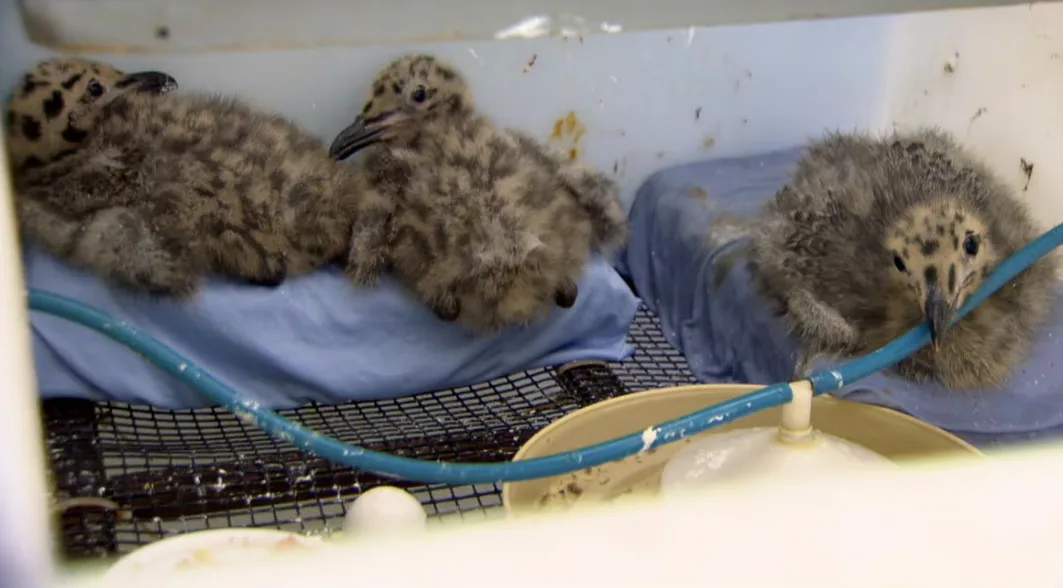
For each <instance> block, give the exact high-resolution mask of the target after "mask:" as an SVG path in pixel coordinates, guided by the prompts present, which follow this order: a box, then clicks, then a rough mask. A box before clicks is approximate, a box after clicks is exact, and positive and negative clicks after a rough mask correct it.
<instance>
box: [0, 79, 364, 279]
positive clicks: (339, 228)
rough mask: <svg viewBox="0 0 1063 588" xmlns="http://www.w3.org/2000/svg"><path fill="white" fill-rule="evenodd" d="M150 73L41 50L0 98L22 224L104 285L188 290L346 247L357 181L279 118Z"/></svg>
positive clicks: (284, 269) (303, 262)
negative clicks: (210, 279)
mask: <svg viewBox="0 0 1063 588" xmlns="http://www.w3.org/2000/svg"><path fill="white" fill-rule="evenodd" d="M175 85H176V84H175V82H174V81H173V79H172V78H170V77H169V76H166V75H165V74H161V73H158V72H146V73H140V74H125V73H123V72H121V71H118V70H116V69H114V68H112V67H110V66H107V65H105V64H101V63H95V62H89V61H83V60H76V59H52V60H48V61H45V62H42V63H40V64H38V65H37V66H36V67H35V68H34V69H33V70H32V71H30V72H29V73H28V74H27V75H26V77H25V79H24V80H23V82H22V84H21V85H20V87H18V88H16V89H15V91H14V93H13V96H12V98H11V101H10V103H9V109H8V119H9V121H14V124H12V125H10V126H9V127H8V137H7V141H8V146H9V150H10V155H11V159H12V163H13V165H14V166H15V169H16V173H15V178H16V180H15V183H16V192H17V201H18V216H19V221H20V227H21V230H22V232H23V234H24V236H26V237H29V238H31V239H33V240H34V241H36V242H37V243H38V244H40V245H41V246H42V247H44V248H45V249H46V250H48V251H50V252H52V253H53V254H55V255H58V256H59V257H61V258H63V259H66V260H68V261H69V262H71V263H72V264H74V265H78V266H80V267H83V268H86V269H89V270H90V271H93V272H95V273H97V274H98V275H100V276H102V277H104V278H105V279H108V280H111V281H113V282H115V283H117V284H120V285H122V286H125V287H127V288H130V289H132V290H136V291H142V292H147V293H151V294H156V295H165V296H174V297H187V296H189V295H191V294H193V293H194V292H195V291H196V290H197V288H198V286H199V284H200V283H201V281H202V279H203V278H204V277H205V276H206V275H209V274H220V275H226V276H230V277H233V278H237V279H243V280H245V281H249V282H251V283H256V284H261V285H264V286H275V285H277V284H279V283H281V282H282V281H283V280H284V279H285V278H286V277H289V276H295V275H299V274H304V273H307V272H310V271H312V270H314V269H315V268H318V267H320V266H322V265H325V264H327V263H328V262H329V261H330V260H332V259H334V258H336V257H337V256H341V254H342V255H343V256H345V254H346V251H347V248H348V243H349V241H350V230H351V223H352V222H353V217H354V214H355V212H356V210H357V204H358V200H359V198H360V197H361V195H362V192H363V191H364V189H365V182H364V180H363V179H362V178H361V177H360V176H359V175H358V174H357V172H355V171H354V170H353V169H352V168H351V167H350V166H347V165H343V164H341V163H339V162H336V161H334V160H332V159H331V158H330V157H329V156H328V151H327V149H326V148H325V145H324V144H323V143H322V142H321V141H320V140H318V139H316V138H315V137H313V136H311V135H309V134H308V133H306V132H303V131H302V130H300V129H299V128H298V127H297V126H296V125H295V124H293V123H291V122H289V121H288V120H286V119H284V118H282V117H280V116H277V115H273V114H269V113H265V112H261V111H258V110H256V109H254V108H252V107H251V106H250V105H248V104H246V103H244V102H242V101H240V100H237V99H234V98H228V97H222V96H208V95H197V94H186V93H173V92H166V93H160V92H159V90H160V89H165V88H168V87H173V86H175Z"/></svg>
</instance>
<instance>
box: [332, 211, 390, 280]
mask: <svg viewBox="0 0 1063 588" xmlns="http://www.w3.org/2000/svg"><path fill="white" fill-rule="evenodd" d="M394 209H395V206H394V203H393V202H392V200H391V199H389V198H387V197H386V196H384V195H383V194H381V193H379V192H377V191H376V190H368V191H367V192H366V194H365V198H364V199H363V201H362V204H361V206H359V210H358V213H357V215H356V217H355V219H354V223H353V225H352V227H351V239H350V250H349V251H348V254H347V259H346V263H345V264H344V268H343V269H344V273H346V274H347V277H349V278H350V279H351V281H353V282H354V283H355V284H359V285H362V286H375V285H376V283H377V282H378V281H379V280H380V275H381V274H383V273H384V272H385V271H387V269H388V267H389V266H390V265H391V239H390V233H391V223H392V215H393V213H394Z"/></svg>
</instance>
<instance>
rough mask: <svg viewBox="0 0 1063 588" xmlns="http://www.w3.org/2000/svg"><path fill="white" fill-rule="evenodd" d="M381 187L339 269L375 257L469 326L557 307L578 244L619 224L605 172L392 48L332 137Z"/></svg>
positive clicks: (513, 320)
mask: <svg viewBox="0 0 1063 588" xmlns="http://www.w3.org/2000/svg"><path fill="white" fill-rule="evenodd" d="M369 145H374V147H373V148H372V149H369V150H367V152H366V153H364V157H360V158H359V159H358V160H357V161H356V163H355V165H356V166H361V167H362V168H363V169H365V170H367V173H368V175H369V176H370V177H371V178H372V182H373V185H374V187H375V188H377V189H378V190H379V191H380V195H381V198H380V199H379V200H378V201H376V202H375V203H374V204H375V206H374V207H372V212H368V211H367V212H366V213H365V214H364V215H363V216H362V217H361V219H360V221H359V223H360V224H359V225H358V226H356V228H355V234H356V241H355V242H354V243H353V244H352V249H351V255H350V259H349V271H350V273H351V275H352V276H354V278H355V280H356V281H361V282H365V283H372V282H373V281H374V280H375V279H376V278H377V276H378V275H379V274H380V273H381V272H383V271H384V270H385V269H391V270H393V271H394V273H395V274H396V276H397V277H398V278H399V279H400V280H401V281H402V282H403V283H405V284H406V285H407V286H408V287H409V288H410V289H412V290H413V291H414V292H415V293H416V294H417V295H418V296H419V297H420V298H421V299H422V300H424V301H425V302H426V303H427V304H428V305H429V306H430V307H431V308H432V310H433V311H434V312H435V313H436V315H437V316H438V317H439V318H441V319H442V320H445V321H454V320H457V321H459V323H460V324H463V325H464V326H466V327H467V328H469V329H471V330H473V331H478V332H495V331H498V330H501V329H505V328H508V327H512V326H519V325H524V324H528V323H531V322H533V321H534V320H536V319H537V318H539V317H541V316H543V315H545V314H546V313H548V312H549V311H550V309H551V308H553V307H554V306H558V307H562V308H569V307H571V306H572V305H573V304H575V301H576V299H577V296H578V294H579V292H578V286H577V282H578V280H579V278H580V276H581V274H582V272H583V270H584V267H585V265H586V263H587V259H588V256H589V255H590V252H591V251H599V252H606V253H608V252H611V251H613V250H615V249H616V248H618V247H619V246H621V245H622V244H623V243H624V242H625V241H626V237H627V217H626V214H625V213H624V210H623V208H622V207H621V205H620V202H619V197H618V188H617V185H616V184H615V182H613V181H612V180H611V179H609V178H608V177H607V176H605V175H604V174H602V173H600V172H598V171H596V170H594V169H592V168H590V167H587V166H585V165H582V164H579V163H576V162H573V161H570V160H569V159H568V157H567V156H566V155H564V154H561V153H560V152H558V151H554V150H551V149H549V148H547V147H546V146H545V145H543V144H541V143H539V142H538V141H536V140H534V139H533V138H531V137H530V136H528V135H527V134H525V133H522V132H520V131H515V130H512V129H503V128H499V127H498V126H496V125H495V124H494V123H493V122H492V121H491V120H490V119H489V118H488V117H486V116H484V115H482V114H479V113H478V112H477V111H476V110H475V108H474V104H473V100H472V97H471V94H470V92H469V88H468V86H467V84H466V82H465V80H464V79H463V77H462V76H461V74H460V73H459V72H458V71H457V70H456V69H454V68H453V67H452V66H450V65H448V64H446V63H444V62H442V61H439V60H437V59H436V58H434V57H432V56H429V55H408V56H404V57H401V58H399V59H397V60H395V61H393V62H392V63H390V64H389V65H388V66H387V67H385V68H384V69H383V70H381V71H380V72H379V73H378V74H377V75H376V77H375V79H374V81H373V85H372V89H371V92H370V96H369V98H368V99H367V101H366V102H365V104H364V105H363V107H362V109H361V114H360V115H359V116H358V117H357V119H356V120H355V121H354V123H353V124H352V125H350V126H349V127H348V128H346V129H344V130H343V131H342V132H341V133H340V134H339V135H338V136H337V137H336V139H335V141H334V142H333V144H332V147H331V153H332V154H333V156H334V157H336V158H337V159H344V158H346V157H349V156H350V155H352V154H353V153H354V152H356V151H358V150H360V149H362V148H365V147H367V146H369Z"/></svg>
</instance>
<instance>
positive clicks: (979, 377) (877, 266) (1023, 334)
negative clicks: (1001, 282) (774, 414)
mask: <svg viewBox="0 0 1063 588" xmlns="http://www.w3.org/2000/svg"><path fill="white" fill-rule="evenodd" d="M754 231H755V232H754V238H753V240H752V244H753V247H752V260H753V264H754V268H755V271H754V275H755V276H756V279H757V281H758V285H759V287H760V290H761V291H762V292H763V293H764V294H765V296H766V298H767V299H768V300H769V301H772V302H774V303H775V305H776V309H777V311H778V312H779V313H780V314H782V315H783V316H785V317H786V319H787V320H788V322H789V325H790V326H791V328H792V329H793V331H794V332H795V333H796V334H797V336H798V337H799V339H800V341H801V343H802V344H803V346H804V351H805V354H806V357H805V359H806V360H811V359H813V358H814V357H815V356H817V355H821V354H838V355H859V354H864V353H868V352H870V351H872V350H874V349H877V348H878V347H880V346H882V345H884V344H886V343H888V342H889V341H891V340H893V339H894V338H896V337H898V336H900V335H901V334H903V333H905V332H906V331H908V330H909V329H911V328H913V327H915V326H916V325H918V324H919V323H920V322H923V321H926V320H928V318H930V317H928V316H926V314H925V309H926V308H930V306H933V305H932V304H930V305H928V299H929V298H933V296H932V295H931V294H930V292H932V291H936V292H943V293H944V294H942V297H943V299H946V300H947V302H948V303H949V307H950V308H956V307H958V306H960V305H962V303H963V302H964V301H965V300H966V298H967V297H968V296H969V295H970V294H971V293H972V292H973V291H974V290H975V289H976V288H977V286H978V285H979V284H980V283H981V281H982V280H983V279H984V278H985V276H986V275H988V274H989V272H990V271H992V269H993V268H994V267H995V265H996V264H997V263H999V262H1000V261H1001V260H1003V259H1005V258H1007V257H1009V256H1010V255H1012V254H1013V253H1014V252H1015V251H1017V250H1018V249H1019V248H1021V247H1022V246H1024V245H1026V244H1027V243H1028V242H1030V241H1031V240H1033V239H1035V238H1036V237H1037V236H1038V234H1039V231H1038V230H1037V229H1036V228H1035V227H1034V225H1033V223H1032V222H1031V220H1030V217H1029V214H1028V213H1027V212H1026V210H1025V208H1024V207H1023V205H1022V204H1021V203H1019V202H1018V201H1017V200H1016V199H1015V197H1014V196H1013V195H1012V194H1011V192H1010V190H1009V189H1008V187H1007V186H1005V185H1004V184H1003V183H1002V182H1000V181H999V180H997V179H996V178H995V177H994V175H993V174H992V173H991V172H990V171H989V169H988V168H987V167H986V166H984V165H983V164H981V163H980V162H978V161H977V159H976V158H975V157H974V156H972V155H971V154H969V153H967V152H966V151H965V150H963V149H962V148H961V147H960V146H959V145H957V144H956V143H955V141H954V140H953V139H952V137H950V136H949V135H948V134H946V133H943V132H941V131H938V130H935V129H924V130H919V131H916V132H913V133H907V134H894V135H891V136H884V137H877V136H872V135H870V134H859V133H858V134H829V135H828V136H826V137H825V138H824V139H821V140H818V141H815V142H813V143H812V144H811V145H810V146H809V147H808V148H807V150H806V151H805V153H804V155H803V157H802V158H801V160H800V161H799V163H798V165H797V167H796V169H795V170H794V172H793V175H792V178H791V180H790V182H789V183H788V184H787V185H786V186H784V187H783V188H782V189H781V190H780V191H779V192H778V193H777V194H776V195H775V197H774V198H773V199H772V200H771V201H770V202H769V203H768V204H767V206H766V207H765V209H764V211H763V213H762V214H761V216H760V217H759V219H758V221H757V223H756V225H755V229H754ZM1056 265H1057V261H1056V258H1055V256H1049V257H1047V258H1045V259H1042V260H1041V261H1039V262H1037V263H1036V264H1034V265H1033V266H1032V267H1031V268H1030V269H1028V270H1027V271H1025V272H1023V273H1022V274H1021V275H1020V276H1019V277H1017V278H1016V279H1015V280H1014V282H1013V283H1012V284H1009V285H1008V286H1005V287H1004V288H1002V289H1001V290H999V291H998V292H997V293H995V294H994V295H993V296H991V297H990V298H989V299H988V300H986V301H985V302H984V303H983V304H981V305H980V306H979V307H978V308H976V309H975V310H974V311H973V312H972V313H971V314H969V315H968V316H967V317H965V318H964V319H963V320H961V321H959V322H958V323H956V324H955V325H954V326H952V327H949V328H948V329H947V330H945V331H943V332H942V333H941V334H940V335H939V337H938V339H937V340H936V341H935V343H933V344H932V345H929V346H927V347H924V348H923V349H922V350H920V351H919V352H917V353H916V354H915V355H914V356H913V357H912V358H910V359H907V360H905V361H903V362H901V363H900V364H898V366H897V371H898V372H899V373H900V374H901V375H903V376H905V377H908V378H910V379H914V380H926V379H936V380H938V381H940V382H941V383H943V384H945V385H946V386H949V387H954V388H963V387H975V386H992V385H996V384H999V383H1000V382H1001V381H1002V380H1003V379H1004V378H1005V377H1006V376H1007V375H1008V374H1009V373H1010V372H1011V371H1012V369H1013V368H1014V366H1015V365H1016V364H1017V363H1018V362H1019V361H1020V360H1021V359H1022V357H1023V356H1024V355H1025V350H1026V348H1027V347H1028V345H1029V341H1030V340H1031V338H1032V337H1033V335H1034V332H1035V331H1036V329H1037V328H1038V327H1039V326H1040V325H1041V324H1042V323H1043V322H1044V320H1046V318H1047V316H1048V314H1049V312H1050V308H1051V304H1052V300H1054V298H1055V296H1056V290H1057V280H1056V279H1055V269H1056ZM939 306H940V305H939Z"/></svg>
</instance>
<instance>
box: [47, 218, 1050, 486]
mask: <svg viewBox="0 0 1063 588" xmlns="http://www.w3.org/2000/svg"><path fill="white" fill-rule="evenodd" d="M1060 244H1063V224H1060V225H1057V226H1056V227H1055V228H1053V229H1051V230H1050V231H1048V232H1046V233H1045V234H1044V235H1041V236H1040V237H1038V238H1037V239H1036V240H1034V241H1033V242H1031V243H1029V244H1028V245H1026V246H1025V247H1023V248H1022V249H1020V250H1019V251H1018V252H1016V253H1015V255H1013V256H1011V257H1010V258H1008V259H1007V260H1005V261H1004V262H1002V263H1001V264H1000V265H999V266H997V268H996V269H995V270H994V271H993V273H991V274H990V275H989V277H988V278H986V280H985V281H984V282H983V283H982V284H981V286H980V287H979V288H978V289H977V290H976V291H975V293H974V294H973V295H972V296H971V297H970V298H969V299H968V300H967V302H966V303H965V304H964V305H963V307H961V308H960V310H959V312H958V313H957V315H956V317H955V319H954V321H953V322H955V321H956V320H959V319H961V318H963V317H964V316H966V315H967V314H968V313H970V312H971V310H972V309H974V308H975V307H976V306H978V305H979V304H981V303H982V301H984V300H985V299H986V298H987V297H989V296H990V295H991V294H992V293H993V292H996V291H997V290H998V289H1000V288H1001V287H1002V286H1003V285H1004V284H1006V283H1007V282H1008V281H1010V280H1011V279H1012V278H1014V277H1015V276H1016V275H1018V274H1019V273H1020V272H1022V271H1023V270H1025V269H1026V268H1028V267H1030V266H1031V265H1032V264H1033V263H1034V262H1036V261H1037V260H1038V259H1040V258H1041V257H1043V256H1045V255H1047V254H1048V253H1050V252H1051V251H1052V250H1053V249H1055V248H1056V247H1058V246H1059V245H1060ZM29 306H30V309H31V310H36V311H40V312H45V313H48V314H52V315H55V316H59V317H63V318H65V319H67V320H70V321H73V322H75V323H77V324H79V325H83V326H85V327H88V328H90V329H92V330H94V331H97V332H99V333H102V334H103V335H106V336H107V337H110V338H111V339H114V340H115V341H118V342H119V343H121V344H122V345H125V346H126V347H128V348H129V349H131V350H132V351H134V352H136V353H138V354H140V355H141V356H143V357H144V358H146V359H147V360H148V361H150V362H151V363H153V364H155V365H156V366H158V367H159V368H160V369H162V370H163V371H166V372H168V373H169V374H171V375H173V376H174V377H176V378H177V379H179V380H181V381H182V382H184V383H185V384H188V385H189V386H191V387H192V388H193V389H195V390H196V391H197V392H199V393H200V394H202V395H203V396H205V397H207V398H208V399H210V400H212V401H214V402H216V403H218V404H220V405H222V406H224V407H226V408H227V409H229V410H230V411H232V412H233V413H234V414H236V415H237V416H238V417H239V418H241V419H242V420H243V421H244V422H247V423H250V424H254V425H255V426H257V427H260V428H261V429H263V430H265V431H266V432H267V433H269V434H270V435H272V436H273V437H275V438H277V439H280V440H283V441H286V442H288V443H290V444H292V445H294V446H295V447H297V448H301V449H302V450H304V451H308V452H311V453H314V454H316V455H318V456H320V457H322V458H324V459H327V460H329V461H332V462H337V463H341V464H345V465H348V466H351V467H354V468H358V469H360V470H365V471H369V472H373V473H376V474H378V475H381V476H385V477H389V478H397V479H404V480H410V481H417V482H423V483H438V484H451V485H459V484H479V483H495V482H505V481H509V482H513V481H519V480H530V479H534V478H543V477H547V476H555V475H558V474H564V473H568V472H572V471H575V470H578V469H581V468H587V467H592V466H596V465H600V464H603V463H606V462H610V461H614V460H618V459H621V458H624V457H626V456H629V455H632V454H634V453H637V452H639V451H643V450H646V449H650V448H652V447H657V446H660V445H664V444H667V443H672V442H675V441H678V440H680V439H683V438H684V437H687V436H689V435H694V434H696V433H700V432H701V431H704V430H706V429H709V428H712V427H715V426H718V425H722V424H724V423H728V422H731V421H733V420H735V419H738V418H740V417H743V416H745V415H748V414H750V413H753V412H756V411H758V410H762V409H765V408H770V407H773V406H778V405H780V404H785V403H787V402H789V401H790V400H791V399H792V398H793V393H792V391H791V390H790V385H789V383H788V382H780V383H776V384H772V385H770V386H765V387H764V388H761V389H759V390H756V391H754V392H750V393H748V394H744V395H742V396H739V397H736V398H733V399H731V400H728V401H726V402H721V403H719V404H715V405H713V406H709V407H707V408H704V409H701V410H698V411H696V412H692V413H690V414H688V415H685V416H682V417H679V418H677V419H673V420H670V421H667V422H664V423H661V424H659V425H655V426H654V427H652V428H653V429H654V430H655V432H656V435H655V436H653V435H651V436H650V437H652V438H653V439H652V441H651V442H649V443H645V442H644V441H643V436H642V432H639V433H632V434H630V435H625V436H622V437H617V438H615V439H610V440H609V441H604V442H602V443H598V444H595V445H589V446H586V447H581V448H579V449H573V450H571V451H565V452H562V453H555V454H553V455H548V456H544V457H536V458H533V459H526V460H517V461H510V462H499V463H450V462H444V461H426V460H419V459H411V458H408V457H401V456H397V455H390V454H387V453H381V452H378V451H373V450H370V449H366V448H364V447H359V446H357V445H348V444H345V443H341V442H340V441H337V440H335V439H333V438H331V437H325V436H322V435H318V434H317V433H315V432H313V431H312V430H309V429H306V428H304V427H302V426H300V425H298V424H296V423H293V422H292V421H290V420H288V419H286V418H284V417H282V416H280V415H278V414H277V413H275V412H273V411H271V410H268V409H265V408H262V407H261V406H259V404H258V403H257V402H255V401H253V400H249V399H247V398H246V397H244V396H242V395H241V394H240V393H238V392H236V391H235V390H233V389H231V388H229V387H228V386H226V385H225V384H223V383H221V382H220V381H218V380H217V379H216V378H214V377H213V376H211V375H210V374H209V373H207V372H205V371H203V370H202V369H200V368H199V367H198V366H197V365H195V364H194V363H193V362H191V361H189V360H188V359H187V358H185V357H182V356H181V355H180V354H178V353H176V352H174V351H173V350H172V349H170V348H169V347H167V346H166V345H163V344H162V343H160V342H159V341H157V340H156V339H154V338H153V337H151V336H149V335H146V334H144V333H141V332H140V331H138V330H137V329H136V328H134V327H131V326H129V325H127V324H125V323H122V322H119V321H116V320H114V318H112V317H111V316H109V315H107V314H106V313H104V312H102V311H100V310H98V309H95V308H92V307H90V306H87V305H85V304H81V303H80V302H77V301H76V300H72V299H70V298H66V297H64V296H60V295H58V294H53V293H51V292H46V291H41V290H36V289H31V290H30V292H29ZM929 342H930V331H929V329H928V327H927V325H926V324H921V325H919V326H918V327H916V328H914V329H912V330H910V331H908V332H907V333H905V334H904V335H901V336H900V337H898V338H897V339H895V340H893V341H891V342H890V343H889V344H887V345H885V346H883V347H881V348H879V349H878V350H876V351H874V352H872V353H869V354H867V355H865V356H863V357H860V358H857V359H854V360H852V361H849V362H847V363H844V364H842V365H840V366H837V367H835V368H832V369H829V370H821V371H818V372H816V373H814V374H812V375H811V376H809V378H808V379H809V380H811V382H812V387H813V389H814V390H815V393H816V394H817V395H819V394H823V393H825V392H831V391H834V390H837V389H839V388H841V387H842V386H844V385H845V384H847V383H852V382H854V381H856V380H859V379H860V378H863V377H865V376H867V375H869V374H872V373H874V372H877V371H879V370H882V369H884V368H887V367H890V366H892V365H894V364H896V363H897V362H899V361H901V360H903V359H905V358H906V357H908V356H910V355H911V354H913V353H915V352H916V351H918V350H919V349H920V348H921V347H923V346H924V345H926V344H927V343H929Z"/></svg>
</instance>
